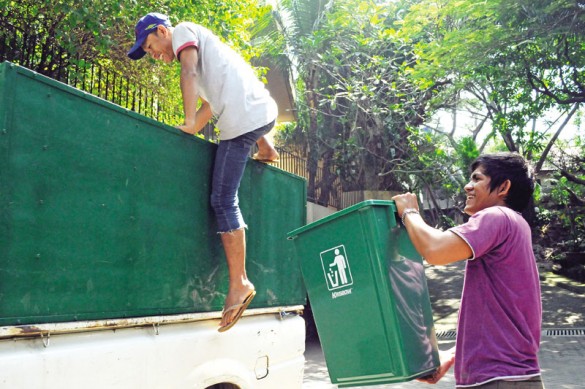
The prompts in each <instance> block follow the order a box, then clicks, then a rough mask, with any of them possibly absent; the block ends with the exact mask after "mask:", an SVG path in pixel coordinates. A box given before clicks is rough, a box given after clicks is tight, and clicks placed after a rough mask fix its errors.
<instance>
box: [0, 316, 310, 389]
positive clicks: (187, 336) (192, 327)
mask: <svg viewBox="0 0 585 389" xmlns="http://www.w3.org/2000/svg"><path fill="white" fill-rule="evenodd" d="M302 309H303V307H302V306H294V307H283V308H266V309H250V310H248V311H246V313H245V316H244V317H242V319H240V321H239V322H238V323H237V324H236V325H235V326H234V327H233V328H232V329H230V330H229V331H227V332H225V333H219V332H218V331H217V326H218V323H219V319H220V313H219V312H210V313H197V314H183V315H170V316H158V317H142V318H133V319H119V320H101V321H85V322H71V323H50V324H44V325H34V326H15V327H1V328H0V388H10V389H57V388H58V389H69V388H83V389H92V388H96V389H97V388H100V389H103V388H108V389H134V388H135V389H147V388H152V389H155V388H157V389H160V388H193V389H205V388H215V389H220V388H226V389H227V388H229V389H235V388H239V389H275V388H278V389H287V388H290V389H299V388H301V386H302V380H303V367H304V356H303V354H304V350H305V343H304V339H305V335H304V333H305V324H304V320H303V319H302V318H301V317H300V316H299V314H298V313H299V312H300V311H302Z"/></svg>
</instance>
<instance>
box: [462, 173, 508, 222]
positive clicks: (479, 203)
mask: <svg viewBox="0 0 585 389" xmlns="http://www.w3.org/2000/svg"><path fill="white" fill-rule="evenodd" d="M490 182H491V178H490V177H489V176H487V175H486V174H485V173H484V172H483V167H482V166H481V165H480V166H478V168H477V169H475V170H474V171H473V172H472V173H471V178H470V180H469V183H467V185H465V187H464V189H465V193H466V194H467V200H466V201H465V208H464V212H465V213H466V214H468V215H469V216H471V215H473V214H475V213H477V212H479V211H481V210H482V209H485V208H488V207H492V206H494V205H505V203H504V199H503V197H502V196H499V195H498V192H499V190H498V188H495V189H494V190H493V191H492V192H490Z"/></svg>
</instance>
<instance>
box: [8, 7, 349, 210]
mask: <svg viewBox="0 0 585 389" xmlns="http://www.w3.org/2000/svg"><path fill="white" fill-rule="evenodd" d="M3 61H10V62H13V63H16V64H18V65H21V66H23V67H26V68H28V69H31V70H33V71H36V72H38V73H40V74H43V75H45V76H47V77H50V78H53V79H55V80H57V81H60V82H63V83H66V84H68V85H71V86H73V87H75V88H78V89H81V90H83V91H85V92H88V93H90V94H92V95H95V96H98V97H100V98H103V99H104V100H108V101H111V102H113V103H115V104H118V105H120V106H122V107H124V108H127V109H130V110H132V111H135V112H137V113H140V114H142V115H144V116H148V117H150V118H153V119H155V120H157V121H161V122H163V123H173V122H174V123H176V122H178V117H179V115H178V114H177V113H175V112H171V111H170V109H167V108H166V107H165V104H164V99H163V98H161V97H160V96H159V95H158V94H157V93H154V92H153V91H152V88H147V87H145V86H143V85H141V84H140V83H138V82H136V81H135V80H132V79H130V78H129V77H126V76H124V75H122V74H121V73H118V72H115V71H112V70H106V69H105V68H103V67H101V66H99V65H96V64H93V63H90V62H86V61H84V60H82V59H79V58H72V57H71V56H70V55H69V54H68V53H67V52H65V51H63V50H62V49H61V48H60V47H57V46H56V45H54V44H52V43H50V42H49V40H48V37H40V36H37V35H34V34H30V33H27V32H26V31H22V30H20V29H18V28H16V27H14V26H13V25H11V24H10V23H9V22H8V21H7V20H5V19H4V18H2V17H0V62H3ZM204 135H205V136H206V138H208V139H213V138H214V132H213V130H212V129H211V130H210V129H206V130H205V131H204ZM277 150H278V152H279V153H280V162H279V165H278V167H279V168H281V169H283V170H285V171H288V172H290V173H293V174H296V175H298V176H301V177H304V178H305V179H307V182H309V179H310V177H309V171H308V164H307V159H306V158H304V157H303V156H299V153H298V152H295V151H290V150H287V149H285V148H282V147H277ZM325 173H327V172H326V171H325V170H324V168H323V167H321V166H318V167H317V169H316V172H315V178H314V183H315V184H314V189H312V190H308V191H307V197H308V200H309V201H311V202H314V203H316V204H319V205H322V206H326V207H333V208H336V209H342V208H345V207H347V206H349V205H352V204H354V203H355V202H357V201H356V200H355V199H351V198H348V197H347V196H343V195H342V193H343V192H342V188H341V181H340V179H339V177H337V176H336V174H335V172H334V170H333V169H332V170H331V171H330V172H329V174H325ZM331 175H335V176H336V177H335V179H334V180H333V183H332V184H331V185H327V187H325V184H324V177H325V176H331Z"/></svg>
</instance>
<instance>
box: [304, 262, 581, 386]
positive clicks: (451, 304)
mask: <svg viewBox="0 0 585 389" xmlns="http://www.w3.org/2000/svg"><path fill="white" fill-rule="evenodd" d="M463 266H464V265H463V263H461V264H455V265H452V266H447V267H428V268H427V269H426V271H425V273H426V276H427V282H428V287H429V296H430V299H431V304H432V306H433V312H434V316H435V327H436V330H437V333H441V332H445V333H446V332H448V331H452V330H455V328H456V324H457V310H458V308H459V298H460V295H461V287H462V283H463V278H462V275H463ZM551 279H554V277H553V276H552V275H551V276H549V277H546V276H543V277H542V283H541V287H542V302H543V329H544V331H543V337H542V342H541V349H540V364H541V369H542V376H543V380H544V383H545V386H546V388H547V389H585V293H583V285H576V286H575V287H573V288H570V287H569V288H567V287H565V286H562V287H561V286H559V285H562V284H563V283H556V281H554V280H553V281H551ZM453 346H454V341H453V340H450V339H449V338H446V339H445V340H440V341H439V348H440V349H442V350H445V349H449V348H451V347H453ZM305 357H306V363H305V378H304V383H303V389H334V388H337V386H336V385H333V384H331V381H330V379H329V374H328V372H327V367H326V365H325V360H324V358H323V353H322V351H321V346H320V345H319V342H318V340H316V339H313V340H309V341H308V342H307V349H306V352H305ZM454 387H455V380H454V378H453V371H452V370H451V371H450V372H449V373H448V374H447V375H446V376H445V377H444V378H443V379H442V380H441V381H440V382H439V383H438V384H436V385H433V386H429V385H427V384H424V383H420V382H417V381H411V382H407V383H397V384H392V385H375V386H364V387H360V388H363V389H382V388H385V389H406V388H429V389H431V388H436V389H443V388H445V389H446V388H450V389H453V388H454Z"/></svg>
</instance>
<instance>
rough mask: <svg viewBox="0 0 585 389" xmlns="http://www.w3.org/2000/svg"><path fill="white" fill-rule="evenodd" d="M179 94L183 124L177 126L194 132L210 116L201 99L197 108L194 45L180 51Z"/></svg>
mask: <svg viewBox="0 0 585 389" xmlns="http://www.w3.org/2000/svg"><path fill="white" fill-rule="evenodd" d="M179 58H180V62H181V94H182V95H183V111H184V112H185V124H184V125H182V126H178V128H179V129H180V130H181V131H183V132H186V133H188V134H196V133H198V132H199V131H201V129H202V128H203V127H204V126H205V125H206V124H207V122H209V120H210V119H211V117H212V113H211V107H210V106H209V103H208V102H207V101H205V100H203V99H201V101H202V104H201V107H200V108H199V109H198V110H197V101H198V100H199V91H198V90H197V83H196V82H195V81H196V76H197V71H196V70H197V62H198V60H199V54H198V53H197V48H195V47H194V46H191V47H186V48H185V49H183V50H182V51H181V55H180V57H179Z"/></svg>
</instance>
